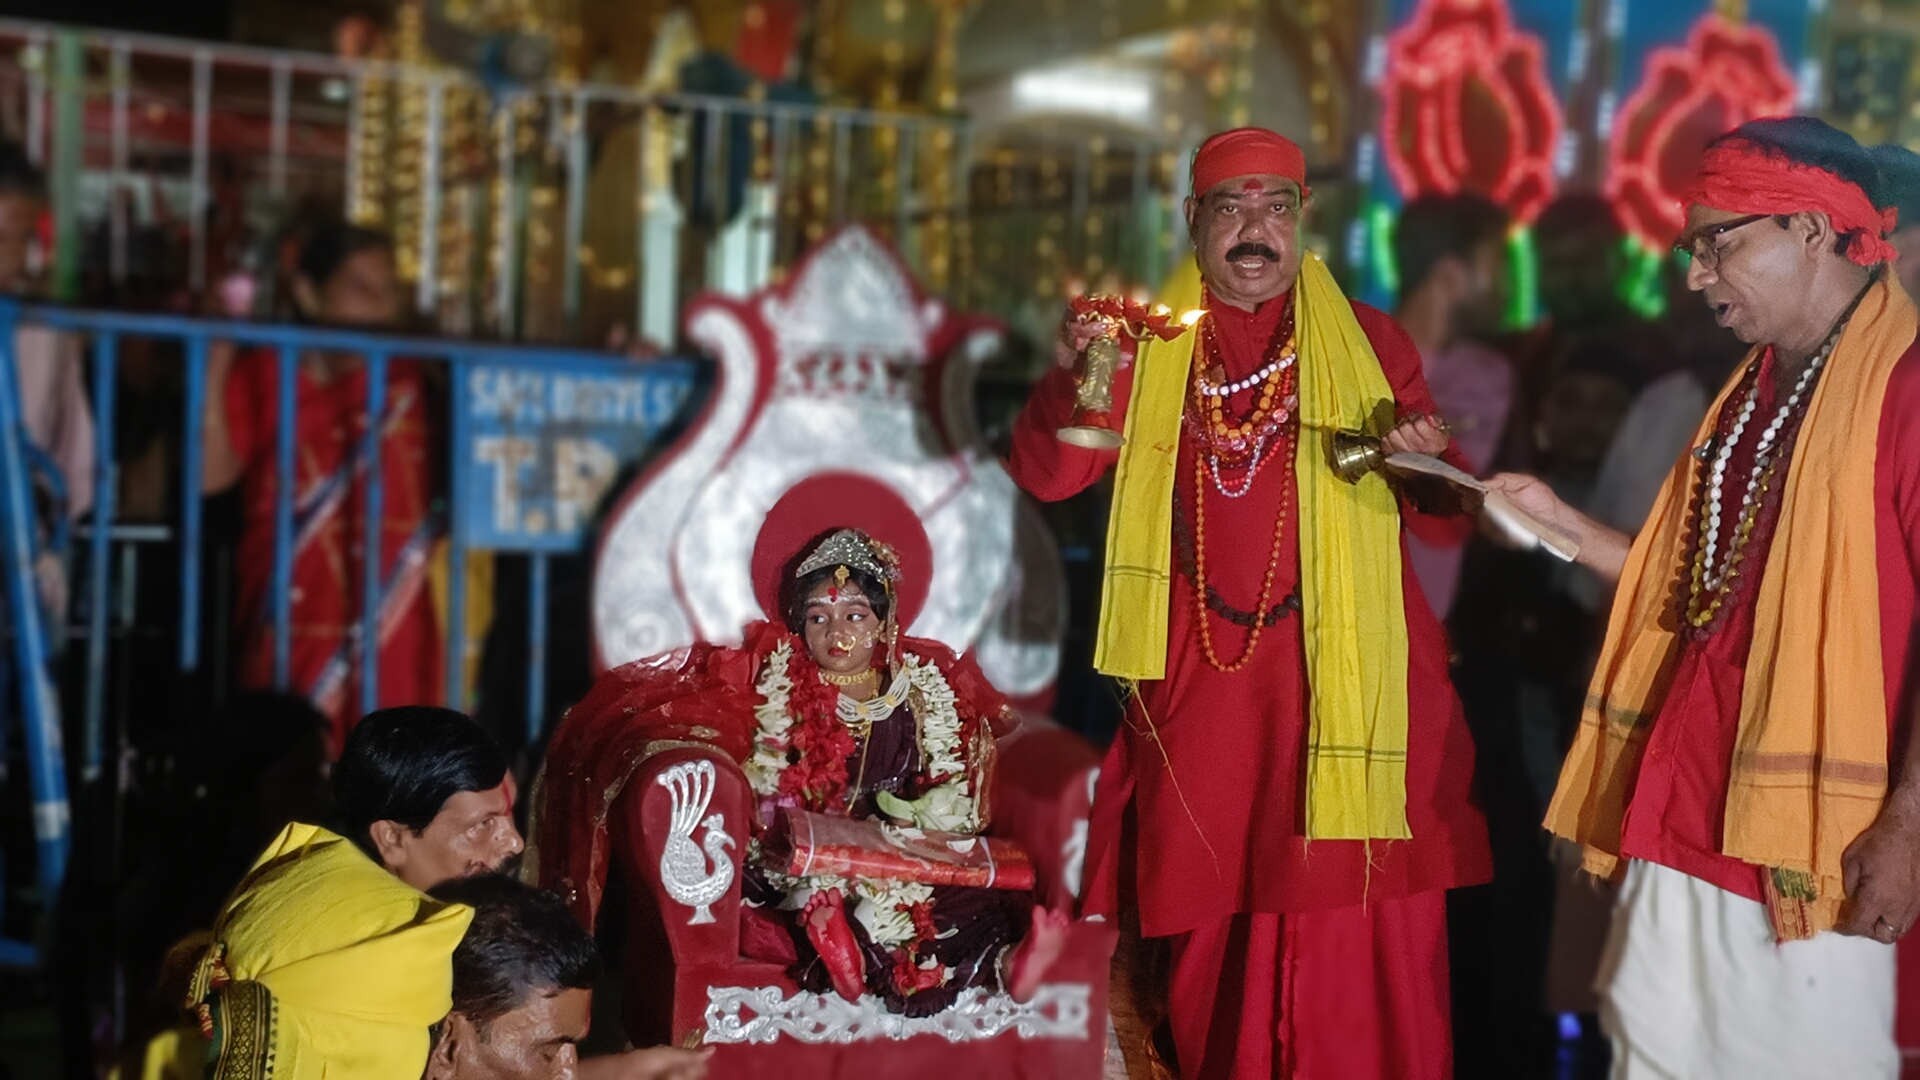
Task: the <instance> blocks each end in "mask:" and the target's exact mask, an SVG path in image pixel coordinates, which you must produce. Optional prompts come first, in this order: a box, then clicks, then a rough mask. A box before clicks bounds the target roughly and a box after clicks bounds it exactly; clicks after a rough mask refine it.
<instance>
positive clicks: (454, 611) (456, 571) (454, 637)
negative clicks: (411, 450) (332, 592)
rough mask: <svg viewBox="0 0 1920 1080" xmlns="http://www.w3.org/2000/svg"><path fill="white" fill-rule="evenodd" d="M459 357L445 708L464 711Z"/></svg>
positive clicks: (455, 361)
mask: <svg viewBox="0 0 1920 1080" xmlns="http://www.w3.org/2000/svg"><path fill="white" fill-rule="evenodd" d="M462 359H464V358H463V357H459V356H456V357H453V358H452V359H450V360H449V361H448V364H447V366H448V373H449V375H450V376H451V379H450V381H451V382H452V384H453V415H452V421H453V422H452V423H451V424H449V425H448V427H449V428H451V429H452V430H451V431H450V433H449V434H450V440H451V441H450V442H449V443H448V444H447V460H448V465H449V468H448V473H449V492H448V495H449V498H448V500H447V627H446V632H447V707H448V708H450V709H459V710H460V711H461V712H465V711H467V700H466V698H467V536H466V529H465V528H463V527H462V523H461V521H460V511H461V510H463V509H464V508H465V507H466V505H467V499H468V498H469V496H468V494H467V491H466V486H467V470H466V469H463V468H461V467H460V466H461V464H462V463H461V462H458V461H455V460H453V455H455V454H458V453H461V452H463V450H464V448H465V447H466V445H467V403H468V400H469V395H468V389H467V372H468V371H469V370H470V369H469V368H468V366H467V365H466V364H464V363H461V360H462Z"/></svg>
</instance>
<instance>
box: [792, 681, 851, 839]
mask: <svg viewBox="0 0 1920 1080" xmlns="http://www.w3.org/2000/svg"><path fill="white" fill-rule="evenodd" d="M787 679H788V681H790V682H791V683H792V684H793V689H792V690H791V691H789V693H788V695H787V709H788V711H789V712H791V713H792V715H793V727H792V728H790V729H788V732H787V767H786V768H785V769H783V770H781V772H780V794H781V795H783V796H789V797H791V798H794V799H796V800H798V801H799V803H800V804H801V805H802V806H804V807H806V808H807V809H808V810H813V811H816V812H819V813H825V812H828V811H832V810H845V809H846V807H847V759H848V758H850V757H852V756H853V753H854V751H856V750H858V749H859V748H860V745H859V744H858V743H856V742H855V741H854V739H853V733H852V732H850V731H848V730H847V725H845V724H843V723H841V722H840V716H839V714H838V713H837V711H836V710H837V708H838V706H839V704H840V692H839V691H838V690H836V689H834V688H833V687H831V686H828V685H827V682H826V680H825V679H822V678H821V677H820V665H819V664H816V663H814V661H813V658H812V657H810V656H808V655H807V650H806V646H805V644H804V643H800V645H799V647H798V648H795V649H794V650H793V657H792V659H790V660H788V661H787Z"/></svg>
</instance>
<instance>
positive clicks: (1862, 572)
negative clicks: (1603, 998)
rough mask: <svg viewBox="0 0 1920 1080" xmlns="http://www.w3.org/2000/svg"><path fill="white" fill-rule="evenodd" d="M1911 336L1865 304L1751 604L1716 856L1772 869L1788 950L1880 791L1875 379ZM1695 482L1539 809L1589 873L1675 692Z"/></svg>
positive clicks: (1656, 529)
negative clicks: (1679, 589)
mask: <svg viewBox="0 0 1920 1080" xmlns="http://www.w3.org/2000/svg"><path fill="white" fill-rule="evenodd" d="M1916 325H1920V319H1916V316H1915V313H1914V307H1913V303H1912V302H1911V301H1910V300H1908V299H1907V296H1906V294H1905V293H1903V292H1901V291H1900V290H1899V289H1897V288H1893V287H1891V286H1890V285H1889V284H1888V281H1887V278H1885V277H1883V278H1882V279H1881V280H1880V281H1878V282H1876V283H1874V284H1873V285H1872V286H1871V287H1870V288H1869V289H1868V290H1867V293H1866V295H1865V296H1864V297H1862V298H1861V301H1860V304H1859V307H1858V308H1857V309H1856V310H1855V311H1854V314H1853V318H1852V319H1851V321H1849V322H1848V324H1847V327H1846V329H1845V331H1844V332H1843V333H1842V335H1841V337H1840V341H1839V343H1838V345H1837V346H1836V347H1835V348H1834V351H1833V355H1832V356H1831V357H1830V358H1829V359H1828V361H1827V364H1826V368H1825V370H1824V371H1822V372H1821V375H1820V381H1819V384H1818V385H1817V386H1816V387H1815V389H1814V393H1813V399H1812V401H1811V402H1810V403H1809V404H1808V406H1807V415H1806V418H1805V420H1803V421H1802V426H1801V429H1800V436H1799V441H1798V443H1797V444H1796V445H1795V447H1794V451H1793V461H1792V463H1791V465H1790V467H1789V469H1788V471H1787V476H1786V481H1785V487H1784V490H1783V492H1782V498H1781V504H1780V524H1779V526H1778V528H1777V531H1776V532H1775V534H1774V540H1773V546H1772V549H1771V550H1770V551H1769V552H1768V554H1767V561H1766V568H1765V571H1764V573H1763V576H1762V577H1761V579H1760V584H1759V588H1758V591H1757V593H1756V594H1755V595H1754V597H1753V604H1754V630H1753V646H1752V648H1751V650H1750V651H1749V653H1748V656H1747V667H1746V685H1745V689H1744V690H1743V692H1742V694H1741V700H1740V727H1739V736H1738V739H1737V741H1736V742H1735V747H1734V757H1733V764H1732V779H1731V783H1730V784H1729V786H1728V790H1727V805H1726V833H1725V836H1724V837H1723V838H1722V845H1721V850H1722V851H1724V852H1725V853H1726V854H1728V855H1730V856H1732V857H1734V858H1737V859H1741V860H1743V861H1745V862H1749V863H1753V864H1754V865H1756V866H1761V867H1766V868H1769V869H1770V870H1771V871H1772V872H1771V873H1769V874H1768V875H1767V884H1768V888H1767V895H1768V900H1769V907H1770V908H1771V910H1772V915H1773V922H1774V930H1775V932H1776V933H1777V934H1778V935H1779V936H1780V938H1781V939H1782V940H1790V939H1794V938H1806V937H1812V936H1813V935H1814V934H1816V933H1819V932H1820V931H1822V930H1829V929H1832V928H1833V925H1834V922H1835V920H1836V918H1837V917H1838V915H1839V910H1840V904H1841V901H1842V900H1843V899H1844V896H1845V891H1844V889H1843V887H1842V878H1841V868H1840V858H1841V856H1842V855H1843V854H1844V853H1845V852H1846V849H1847V845H1848V844H1850V843H1852V842H1853V840H1854V838H1855V837H1857V836H1859V835H1860V833H1861V831H1862V830H1864V829H1865V828H1866V827H1867V826H1868V825H1870V824H1872V822H1873V820H1874V818H1875V816H1876V815H1878V813H1879V811H1880V803H1881V800H1882V799H1883V798H1884V797H1885V795H1886V790H1887V700H1886V682H1885V678H1884V671H1883V668H1882V658H1881V647H1882V646H1881V640H1880V591H1879V588H1880V583H1879V572H1878V571H1879V563H1878V559H1877V553H1876V551H1875V549H1874V542H1875V536H1874V530H1873V528H1872V525H1871V522H1872V521H1873V518H1874V498H1873V488H1874V468H1873V462H1874V457H1875V452H1876V450H1877V447H1878V439H1879V432H1880V408H1881V403H1882V400H1883V399H1884V398H1885V396H1886V389H1887V377H1888V376H1889V375H1890V374H1891V373H1892V371H1893V366H1894V364H1895V363H1897V362H1898V361H1899V359H1900V357H1901V356H1902V355H1903V354H1904V353H1905V352H1906V350H1907V347H1908V346H1909V345H1911V344H1912V343H1913V340H1914V332H1915V328H1916ZM1758 355H1759V353H1758V350H1756V351H1755V352H1754V353H1753V354H1751V355H1749V357H1748V359H1747V363H1746V364H1744V365H1742V367H1741V371H1740V372H1739V373H1737V374H1735V376H1734V378H1733V380H1732V381H1731V382H1730V383H1729V384H1728V386H1727V388H1726V389H1724V390H1722V391H1721V393H1720V398H1719V400H1718V401H1716V402H1715V403H1714V407H1713V409H1712V410H1711V411H1710V412H1708V414H1707V418H1706V420H1705V421H1704V422H1703V423H1702V425H1701V428H1700V433H1699V436H1698V437H1697V438H1696V439H1695V441H1694V445H1696V446H1697V445H1700V444H1701V443H1702V442H1703V441H1704V440H1705V439H1707V438H1708V437H1709V436H1711V435H1712V433H1713V430H1714V427H1715V425H1716V422H1717V420H1718V418H1719V416H1720V412H1721V408H1722V407H1723V405H1724V404H1725V402H1726V399H1727V396H1728V395H1729V394H1730V393H1732V390H1733V388H1734V387H1735V386H1737V385H1739V383H1740V379H1741V375H1743V374H1744V373H1745V372H1746V370H1747V368H1748V366H1750V365H1752V364H1753V363H1755V362H1757V358H1758ZM1693 477H1694V469H1693V467H1692V461H1691V459H1690V458H1683V459H1682V460H1681V462H1680V464H1679V465H1678V466H1676V467H1675V469H1674V471H1673V472H1672V473H1670V474H1669V475H1668V477H1667V483H1666V486H1665V487H1663V488H1662V489H1661V491H1660V498H1659V501H1658V502H1656V503H1655V504H1654V509H1653V513H1652V515H1651V516H1650V517H1649V518H1648V519H1647V526H1646V528H1644V529H1643V530H1641V533H1640V536H1639V538H1638V539H1637V540H1636V541H1635V542H1634V545H1633V551H1632V553H1631V554H1630V555H1629V556H1628V558H1627V564H1626V567H1625V569H1624V570H1623V571H1622V573H1621V578H1620V590H1619V593H1618V594H1617V596H1616V597H1615V599H1614V603H1613V614H1612V616H1611V618H1610V619H1609V620H1608V625H1607V640H1606V645H1605V646H1604V648H1603V649H1602V651H1601V654H1600V666H1599V668H1598V669H1597V670H1596V671H1595V673H1594V677H1593V687H1592V689H1591V690H1590V691H1589V693H1588V695H1587V706H1586V710H1585V713H1584V715H1583V716H1582V717H1581V722H1580V730H1579V733H1578V735H1577V736H1576V737H1575V740H1574V745H1573V749H1572V751H1571V752H1570V753H1569V754H1568V755H1567V762H1566V765H1565V767H1564V768H1563V770H1562V771H1561V774H1560V787H1559V790H1558V791H1557V792H1556V793H1555V794H1554V798H1553V805H1552V806H1551V807H1550V808H1549V809H1548V811H1547V822H1546V824H1547V828H1549V829H1551V830H1553V831H1554V832H1555V833H1557V834H1559V835H1561V836H1564V837H1566V838H1568V839H1570V840H1574V841H1577V842H1579V843H1580V844H1581V845H1583V846H1584V847H1585V849H1586V858H1585V863H1586V867H1587V869H1588V870H1589V871H1591V872H1593V873H1595V874H1599V875H1601V876H1606V877H1612V876H1614V875H1615V874H1616V873H1617V872H1618V870H1619V868H1620V862H1621V857H1620V830H1621V824H1622V818H1623V815H1624V812H1625V808H1626V804H1627V800H1628V799H1629V797H1630V796H1631V793H1632V779H1633V777H1634V776H1635V775H1636V774H1637V773H1638V770H1639V763H1640V755H1641V753H1642V752H1643V750H1644V749H1645V746H1646V735H1647V732H1648V730H1649V728H1650V726H1651V724H1652V722H1653V719H1654V717H1655V716H1656V715H1658V713H1659V711H1660V705H1661V702H1662V701H1663V700H1664V699H1665V696H1666V692H1667V689H1668V686H1669V682H1670V680H1671V665H1672V662H1673V660H1674V657H1675V655H1676V653H1677V648H1676V646H1677V644H1678V638H1677V634H1676V630H1675V628H1676V626H1677V625H1678V620H1679V615H1678V610H1677V606H1676V599H1675V598H1676V588H1675V583H1676V582H1680V581H1682V580H1683V579H1682V577H1681V575H1682V574H1683V573H1685V572H1686V571H1687V568H1686V567H1684V566H1683V565H1682V564H1683V562H1684V560H1685V559H1686V558H1687V548H1688V541H1689V539H1690V538H1689V536H1688V532H1687V518H1688V516H1689V508H1690V507H1691V506H1692V504H1693V499H1694V492H1693ZM1863 523H1865V524H1863Z"/></svg>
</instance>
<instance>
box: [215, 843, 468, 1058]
mask: <svg viewBox="0 0 1920 1080" xmlns="http://www.w3.org/2000/svg"><path fill="white" fill-rule="evenodd" d="M472 920H473V910H472V909H471V908H467V907H464V906H462V905H458V904H443V903H440V902H439V901H437V900H431V899H429V898H427V897H426V896H425V895H423V894H421V893H420V892H419V891H418V890H416V889H414V888H413V887H412V886H410V885H407V884H406V883H404V882H402V881H401V880H400V879H399V878H396V877H394V876H393V875H392V874H389V873H388V872H387V871H386V870H384V869H382V868H381V867H379V866H376V865H375V864H374V863H373V862H372V860H370V859H368V858H367V857H366V856H365V855H363V854H361V853H360V851H359V850H358V849H356V848H355V847H354V846H353V845H352V844H350V843H348V842H347V841H346V840H344V839H342V838H340V837H338V836H335V835H334V834H332V833H330V832H328V831H326V830H325V829H319V828H315V827H314V826H312V825H289V826H287V828H286V830H285V831H283V832H282V833H281V834H280V836H279V838H278V839H276V840H275V841H274V842H273V844H272V845H271V846H269V847H268V848H267V850H266V853H265V854H263V855H261V856H260V861H259V862H257V863H256V864H254V868H253V870H252V872H250V873H249V874H248V875H247V877H246V879H245V880H243V881H242V882H241V883H240V888H239V890H238V891H236V892H235V893H234V895H233V899H231V900H229V901H228V902H227V907H226V910H225V911H223V912H221V915H220V920H219V922H218V923H217V924H216V925H215V926H214V930H213V944H212V946H211V948H210V949H209V950H208V952H207V954H206V955H205V957H204V958H203V959H202V960H201V961H200V967H199V970H198V972H197V973H196V974H195V976H194V986H193V989H192V991H191V998H192V1004H193V1005H194V1006H195V1007H196V1008H197V1009H198V1011H199V1013H200V1017H201V1021H202V1025H203V1030H204V1031H205V1034H206V1035H207V1036H208V1037H209V1038H210V1039H211V1040H212V1048H211V1050H210V1057H211V1061H209V1062H208V1063H207V1077H208V1080H321V1078H323V1077H331V1078H342V1080H361V1078H364V1080H407V1078H412V1077H418V1076H419V1075H420V1074H421V1072H422V1071H424V1070H425V1068H426V1064H427V1052H428V1049H429V1047H428V1044H427V1040H428V1028H429V1027H430V1026H431V1025H433V1024H436V1023H439V1022H440V1021H441V1020H442V1019H443V1018H445V1017H446V1015H447V1010H448V1009H450V1008H451V1007H452V1005H453V950H454V948H455V947H456V946H458V945H459V944H460V939H461V938H462V937H463V936H465V934H466V932H467V924H468V923H469V922H471V921H472Z"/></svg>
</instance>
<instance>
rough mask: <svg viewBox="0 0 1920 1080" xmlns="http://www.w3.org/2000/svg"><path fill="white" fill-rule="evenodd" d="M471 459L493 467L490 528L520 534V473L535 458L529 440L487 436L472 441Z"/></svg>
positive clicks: (506, 436) (537, 455) (532, 446)
mask: <svg viewBox="0 0 1920 1080" xmlns="http://www.w3.org/2000/svg"><path fill="white" fill-rule="evenodd" d="M473 453H474V456H475V457H477V458H479V459H480V460H481V461H482V462H485V463H487V464H490V465H492V466H494V470H493V527H494V528H495V529H498V530H499V531H500V532H502V533H516V532H519V531H520V471H521V470H522V469H524V468H526V467H527V466H529V465H531V464H533V463H534V461H535V460H537V459H538V457H539V453H540V451H539V447H538V446H536V445H535V444H534V441H533V440H532V439H520V438H515V437H513V436H511V435H488V436H484V437H482V438H478V439H475V440H474V441H473Z"/></svg>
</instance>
